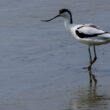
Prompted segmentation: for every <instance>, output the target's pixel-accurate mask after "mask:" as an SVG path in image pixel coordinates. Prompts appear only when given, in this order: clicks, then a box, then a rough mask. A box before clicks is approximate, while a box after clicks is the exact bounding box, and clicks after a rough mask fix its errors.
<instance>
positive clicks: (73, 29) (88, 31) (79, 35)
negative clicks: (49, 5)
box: [42, 9, 110, 70]
mask: <svg viewBox="0 0 110 110" xmlns="http://www.w3.org/2000/svg"><path fill="white" fill-rule="evenodd" d="M57 17H62V18H63V19H64V25H65V28H66V30H67V31H69V32H70V33H71V35H72V36H73V37H74V38H75V39H76V40H78V41H79V42H81V43H83V44H86V45H88V52H89V59H90V64H89V66H88V67H87V68H88V70H90V69H91V67H92V65H93V63H95V61H96V60H97V55H96V49H95V46H97V45H102V44H106V43H109V42H110V33H109V32H106V31H104V30H102V29H100V28H99V27H98V26H95V25H93V24H74V23H73V20H72V14H71V11H69V10H68V9H61V10H59V14H58V15H57V16H55V17H53V18H51V19H49V20H42V21H44V22H49V21H51V20H53V19H55V18H57ZM91 46H93V50H94V59H92V56H91V50H90V47H91Z"/></svg>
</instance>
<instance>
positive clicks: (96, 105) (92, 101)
mask: <svg viewBox="0 0 110 110" xmlns="http://www.w3.org/2000/svg"><path fill="white" fill-rule="evenodd" d="M107 101H110V98H108V97H107V96H106V95H101V94H100V93H97V88H96V86H94V87H89V89H88V90H84V89H83V88H79V90H78V91H77V94H76V98H74V99H73V100H72V101H71V103H70V108H69V109H68V110H106V109H107Z"/></svg>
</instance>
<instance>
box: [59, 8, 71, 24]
mask: <svg viewBox="0 0 110 110" xmlns="http://www.w3.org/2000/svg"><path fill="white" fill-rule="evenodd" d="M65 12H68V13H69V14H70V23H71V24H72V23H73V21H72V14H71V11H70V10H68V9H66V8H64V9H61V10H59V14H63V13H65Z"/></svg>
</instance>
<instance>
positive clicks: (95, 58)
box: [92, 46, 97, 64]
mask: <svg viewBox="0 0 110 110" xmlns="http://www.w3.org/2000/svg"><path fill="white" fill-rule="evenodd" d="M93 49H94V56H95V57H94V60H93V61H92V64H93V63H95V61H96V60H97V55H96V49H95V46H93Z"/></svg>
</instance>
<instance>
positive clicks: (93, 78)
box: [88, 68, 97, 87]
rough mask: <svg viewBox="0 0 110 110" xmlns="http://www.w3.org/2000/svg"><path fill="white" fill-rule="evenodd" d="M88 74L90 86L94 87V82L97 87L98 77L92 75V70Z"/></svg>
mask: <svg viewBox="0 0 110 110" xmlns="http://www.w3.org/2000/svg"><path fill="white" fill-rule="evenodd" d="M88 72H89V80H90V81H89V84H90V87H91V86H92V82H93V81H94V85H95V86H96V84H97V79H96V77H95V75H94V74H93V73H92V70H91V68H90V69H88Z"/></svg>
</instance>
